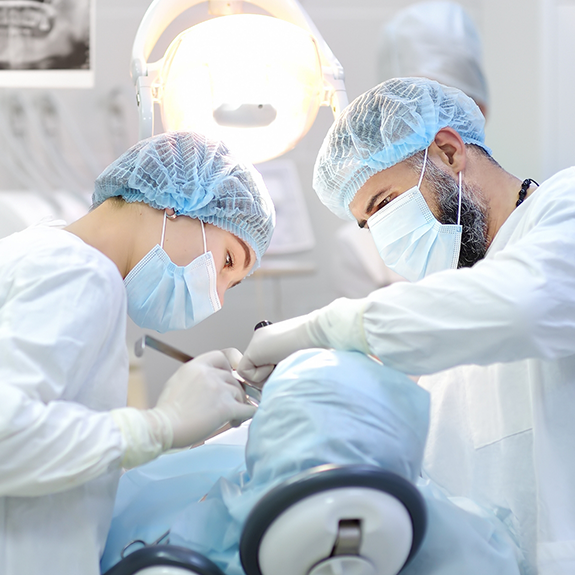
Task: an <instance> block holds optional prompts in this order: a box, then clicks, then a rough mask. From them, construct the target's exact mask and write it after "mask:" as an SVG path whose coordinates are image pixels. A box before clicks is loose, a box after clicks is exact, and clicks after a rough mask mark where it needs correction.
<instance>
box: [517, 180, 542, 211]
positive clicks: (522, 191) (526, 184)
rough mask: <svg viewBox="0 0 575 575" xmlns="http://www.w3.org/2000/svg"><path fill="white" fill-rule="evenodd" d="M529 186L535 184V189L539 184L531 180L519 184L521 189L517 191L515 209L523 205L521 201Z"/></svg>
mask: <svg viewBox="0 0 575 575" xmlns="http://www.w3.org/2000/svg"><path fill="white" fill-rule="evenodd" d="M531 184H535V185H536V186H537V187H539V184H538V183H537V182H536V181H535V180H532V179H531V178H527V179H526V180H523V183H522V184H521V189H520V190H519V199H518V200H517V203H516V204H515V207H517V206H519V205H521V204H522V203H523V200H524V199H525V196H526V195H527V191H528V190H529V187H530V186H531Z"/></svg>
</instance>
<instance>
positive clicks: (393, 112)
mask: <svg viewBox="0 0 575 575" xmlns="http://www.w3.org/2000/svg"><path fill="white" fill-rule="evenodd" d="M483 127H484V118H483V115H482V114H481V112H480V111H479V108H478V107H477V105H476V104H475V103H474V102H473V101H472V100H471V99H470V98H468V97H467V96H465V95H464V94H463V93H462V92H461V91H459V90H457V89H455V88H448V87H446V86H443V85H441V84H438V83H437V82H434V81H431V80H427V79H424V78H403V79H392V80H388V81H386V82H384V83H382V84H380V85H378V86H376V87H374V88H373V89H371V90H369V91H368V92H366V93H365V94H363V95H361V96H359V97H358V98H357V99H356V100H355V101H354V102H352V103H351V104H350V105H349V106H348V107H347V108H346V109H345V110H344V111H343V112H342V114H341V115H340V117H339V118H338V119H337V120H336V122H335V123H334V125H333V126H332V127H331V129H330V131H329V133H328V134H327V136H326V138H325V141H324V143H323V145H322V148H321V150H320V153H319V156H318V158H317V161H316V165H315V171H314V188H315V190H316V192H317V194H318V196H319V197H320V199H321V201H322V202H323V203H324V204H325V205H326V206H327V207H328V208H329V209H330V210H332V211H333V212H334V213H335V214H337V215H339V216H340V217H342V218H344V219H345V218H347V219H354V220H355V221H356V222H357V223H358V225H359V226H360V227H368V228H369V230H370V231H371V234H372V235H373V238H374V241H375V243H376V246H377V248H378V251H379V254H380V255H381V257H382V259H383V260H384V261H385V263H386V264H387V266H389V267H390V268H391V269H393V270H394V271H396V272H397V273H399V274H400V275H402V276H403V277H405V278H406V279H408V280H410V281H409V282H398V283H395V284H393V285H391V286H388V287H385V288H383V289H380V290H377V291H375V292H373V293H372V294H370V295H369V296H367V297H366V298H363V299H355V300H352V299H345V298H342V299H338V300H336V301H334V302H333V303H331V304H330V305H328V306H326V307H324V308H322V309H319V310H316V311H314V312H312V313H310V314H308V315H305V316H301V317H297V318H293V319H290V320H287V321H284V322H280V323H276V324H273V325H271V326H268V327H266V328H263V329H261V330H258V331H257V332H256V333H255V334H254V336H253V339H252V341H251V342H250V344H249V346H248V348H247V350H246V353H245V354H244V358H243V360H242V362H241V364H240V366H239V371H240V373H242V374H243V375H244V376H245V377H248V378H249V379H251V380H252V381H258V382H261V381H264V380H265V379H266V377H267V376H268V374H269V373H270V372H271V370H272V369H273V366H274V365H275V364H277V363H278V362H279V361H280V360H281V359H283V358H284V357H286V356H288V355H289V354H291V353H293V352H294V351H296V350H297V349H304V348H309V347H324V348H335V349H341V350H358V351H363V352H364V353H367V354H371V355H374V356H376V357H378V358H379V359H380V360H381V361H382V362H383V363H384V365H387V366H389V367H392V368H395V369H397V370H399V371H402V372H404V373H407V374H411V375H421V376H423V377H421V378H420V380H419V383H420V385H421V386H423V387H424V388H426V389H427V390H428V391H429V392H430V394H431V424H430V433H429V437H428V442H427V447H426V456H425V461H424V472H425V474H426V475H427V476H429V477H430V478H431V479H432V480H433V481H434V482H435V483H437V484H439V485H440V486H441V487H442V488H443V489H444V490H445V492H446V493H447V494H448V495H449V496H463V497H467V498H469V499H472V500H474V501H476V502H477V503H478V504H480V505H483V506H486V507H488V508H490V509H492V510H493V511H494V512H495V513H496V515H497V516H498V517H499V518H500V519H502V520H503V521H504V522H505V523H506V525H507V526H508V529H509V532H510V533H511V535H512V536H513V537H514V538H515V539H516V540H517V541H518V543H519V545H520V548H521V550H522V552H523V554H524V556H525V557H526V559H527V564H526V565H524V566H522V571H523V573H525V574H530V575H531V574H536V573H537V574H538V575H551V574H553V575H563V574H565V575H567V574H572V573H575V487H574V486H575V458H574V457H573V454H574V452H575V418H574V417H573V411H574V409H575V168H569V169H567V170H564V171H561V172H559V173H557V174H556V175H555V176H553V177H552V178H550V179H548V180H547V181H545V182H542V183H541V185H540V186H538V185H537V183H535V182H534V181H533V180H531V179H529V178H526V179H520V178H517V177H515V176H514V175H512V174H510V173H508V172H506V171H505V170H504V169H503V168H502V167H501V166H500V165H499V164H498V163H497V162H496V161H495V160H494V159H493V158H492V156H491V152H490V150H489V148H488V147H487V146H486V145H485V143H484V129H483ZM357 385H358V386H360V385H361V382H358V383H357Z"/></svg>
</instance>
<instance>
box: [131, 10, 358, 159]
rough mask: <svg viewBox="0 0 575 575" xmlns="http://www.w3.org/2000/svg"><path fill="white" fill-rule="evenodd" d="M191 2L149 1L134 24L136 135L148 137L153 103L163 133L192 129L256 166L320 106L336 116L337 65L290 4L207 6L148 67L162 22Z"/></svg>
mask: <svg viewBox="0 0 575 575" xmlns="http://www.w3.org/2000/svg"><path fill="white" fill-rule="evenodd" d="M199 3H201V0H155V1H154V2H153V3H152V4H151V5H150V7H149V8H148V11H147V12H146V14H145V16H144V19H143V20H142V23H141V24H140V28H139V30H138V33H137V35H136V40H135V42H134V49H133V59H132V77H133V79H134V81H135V83H136V91H137V95H138V105H139V112H140V138H145V137H148V136H150V135H152V134H153V127H154V105H155V104H158V105H159V108H160V111H161V118H162V124H163V128H164V130H168V131H169V130H188V129H189V130H195V131H198V132H202V133H204V134H205V135H207V136H209V137H212V138H215V139H219V140H223V141H224V142H226V144H227V145H228V146H229V147H230V148H232V149H233V150H234V151H235V152H236V153H238V154H241V155H243V156H244V157H245V158H246V159H248V160H250V161H251V162H254V163H259V162H263V161H266V160H269V159H272V158H275V157H277V156H280V155H281V154H283V153H284V152H286V151H288V150H290V149H292V148H293V147H294V146H295V145H296V144H297V142H298V141H299V140H300V139H301V138H302V137H303V136H304V135H305V134H306V133H307V131H308V130H309V129H310V127H311V125H312V124H313V122H314V120H315V117H316V115H317V113H318V110H319V107H320V106H321V105H327V106H330V107H331V108H332V110H333V112H334V114H337V113H338V112H339V110H340V109H341V108H342V107H344V106H345V105H346V104H347V99H346V94H345V86H344V83H343V70H342V68H341V65H340V64H339V62H337V60H336V59H335V57H334V56H333V54H332V53H331V51H330V50H329V48H328V47H327V45H326V44H325V42H324V40H323V39H322V38H321V36H320V35H319V32H318V31H317V29H316V28H315V26H314V25H313V23H312V22H311V20H310V19H309V17H308V16H307V14H305V12H304V11H303V9H302V8H301V6H300V5H299V4H298V3H297V1H296V0H253V1H252V2H251V3H252V4H253V5H256V6H258V7H259V8H261V9H263V10H266V12H268V14H270V15H262V14H246V13H240V12H241V8H242V4H243V3H241V2H236V3H233V2H221V1H214V0H211V1H210V2H209V8H210V12H211V13H212V14H215V15H216V17H214V18H211V19H209V20H205V21H203V22H200V23H199V24H196V25H195V26H192V27H191V28H188V29H187V30H185V31H184V32H182V33H181V34H179V35H178V36H177V37H176V38H175V39H174V40H173V41H172V43H171V44H170V46H169V47H168V49H167V50H166V52H165V54H164V56H163V57H162V58H161V59H160V60H158V61H157V62H153V63H148V62H147V58H148V57H149V55H150V53H151V51H152V49H153V47H154V45H155V44H156V42H157V40H158V38H159V37H160V35H161V34H162V33H163V32H164V30H165V29H166V28H167V26H168V25H169V24H170V23H171V21H173V20H174V19H175V18H176V17H177V16H178V15H180V14H181V13H182V12H184V11H185V10H186V9H188V8H190V7H191V6H193V5H195V4H199ZM246 4H247V2H246Z"/></svg>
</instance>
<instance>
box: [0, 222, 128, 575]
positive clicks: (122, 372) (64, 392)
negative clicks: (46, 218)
mask: <svg viewBox="0 0 575 575" xmlns="http://www.w3.org/2000/svg"><path fill="white" fill-rule="evenodd" d="M125 326H126V296H125V290H124V288H123V282H122V278H121V276H120V274H119V272H118V270H117V268H116V267H115V265H114V264H113V263H112V262H111V261H110V260H109V259H108V258H106V257H105V256H104V255H103V254H101V253H100V252H99V251H97V250H95V249H94V248H92V247H90V246H88V245H86V244H85V243H84V242H83V241H82V240H80V239H79V238H78V237H76V236H75V235H72V234H70V233H68V232H66V231H64V230H62V229H58V228H57V227H50V226H45V225H39V226H35V227H32V228H28V229H27V230H24V231H22V232H20V233H17V234H13V235H11V236H8V237H7V238H4V239H3V240H1V241H0V573H2V575H52V574H53V575H56V574H57V575H80V574H81V575H96V574H97V573H99V556H100V554H101V552H102V550H103V546H104V543H105V541H106V533H107V530H108V527H109V522H110V519H111V513H112V508H113V502H114V496H115V492H116V488H117V483H118V479H119V469H120V460H121V457H122V450H123V444H122V438H121V435H120V431H119V429H118V428H117V427H116V426H115V424H114V423H113V421H112V418H111V416H110V415H109V414H108V413H107V411H108V410H109V409H111V408H116V407H121V406H123V405H124V404H125V401H126V388H127V381H128V357H127V351H126V343H125V341H126V340H125Z"/></svg>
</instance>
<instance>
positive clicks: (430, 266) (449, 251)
mask: <svg viewBox="0 0 575 575" xmlns="http://www.w3.org/2000/svg"><path fill="white" fill-rule="evenodd" d="M426 163H427V150H425V158H424V160H423V169H422V170H421V175H420V177H419V182H418V184H417V186H415V187H413V188H411V189H410V190H408V191H407V192H405V193H403V194H401V195H400V196H398V197H397V198H395V199H394V200H393V201H392V202H390V204H389V205H388V206H385V207H384V208H382V209H381V210H379V211H378V212H376V213H375V214H373V216H371V217H370V218H369V219H368V220H367V224H368V226H369V229H370V231H371V235H372V236H373V240H374V242H375V245H376V247H377V251H378V252H379V255H380V256H381V258H382V259H383V261H384V262H385V264H386V265H387V267H389V268H390V269H392V270H393V271H395V272H396V273H398V274H399V275H401V276H403V277H404V278H405V279H408V280H410V281H417V280H420V279H422V278H423V277H425V276H428V275H430V274H432V273H435V272H439V271H443V270H447V269H452V268H456V267H457V262H458V259H459V250H460V248H461V230H462V227H461V225H460V221H461V172H459V209H458V214H457V225H454V224H442V223H440V222H438V221H437V220H436V219H435V216H434V215H433V213H432V212H431V210H430V209H429V206H428V205H427V202H426V201H425V199H424V197H423V196H422V194H421V192H420V187H421V182H422V181H423V175H424V174H425V166H426Z"/></svg>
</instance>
